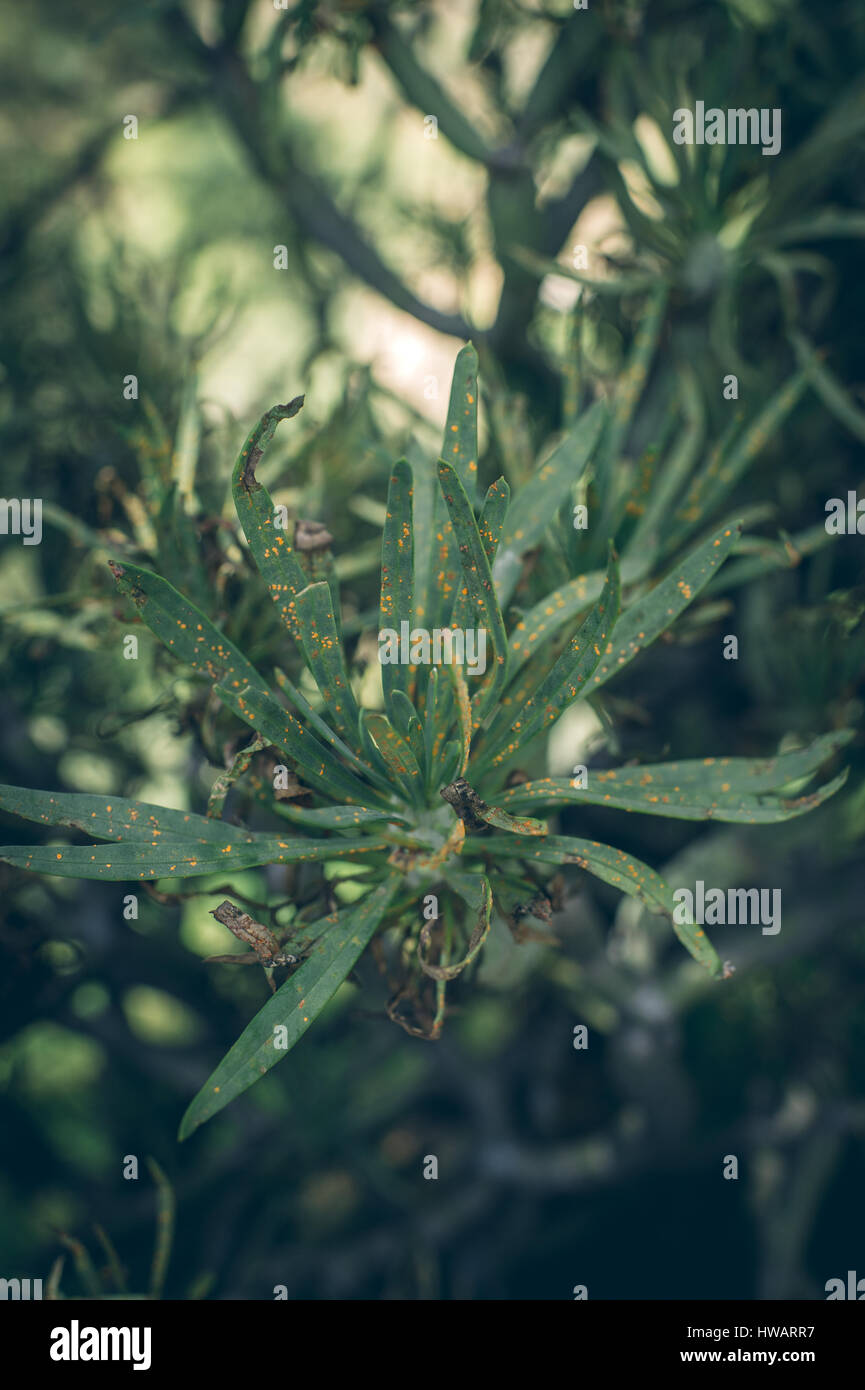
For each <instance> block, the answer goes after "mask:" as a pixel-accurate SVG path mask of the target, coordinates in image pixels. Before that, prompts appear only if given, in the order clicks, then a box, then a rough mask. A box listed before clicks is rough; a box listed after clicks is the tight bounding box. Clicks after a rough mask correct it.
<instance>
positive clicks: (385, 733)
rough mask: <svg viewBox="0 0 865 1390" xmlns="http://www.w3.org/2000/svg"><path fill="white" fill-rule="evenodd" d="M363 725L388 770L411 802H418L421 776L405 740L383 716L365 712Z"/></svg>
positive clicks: (420, 793)
mask: <svg viewBox="0 0 865 1390" xmlns="http://www.w3.org/2000/svg"><path fill="white" fill-rule="evenodd" d="M364 724H365V726H366V729H367V731H368V733H369V735H370V737H371V738H372V740H373V743H374V744H375V746H376V748H377V749H378V751H379V752H380V754H381V756H382V758H383V759H384V761H385V763H386V765H387V767H388V770H389V771H390V772H391V774H392V775H393V777H395V778H396V780H397V782H398V783H399V785H400V786H401V787H403V788H404V789H405V791H406V793H407V795H408V796H409V797H410V798H411V800H412V801H418V800H419V799H420V798H421V796H422V791H423V775H422V773H421V767H420V765H419V764H418V762H417V759H416V758H415V755H414V753H413V752H412V750H411V748H410V747H409V745H408V743H407V742H406V740H405V739H403V738H400V736H399V734H398V733H397V731H396V729H395V728H394V727H393V725H392V724H391V722H390V720H389V719H388V718H387V716H386V715H384V714H378V713H375V712H370V711H365V712H364Z"/></svg>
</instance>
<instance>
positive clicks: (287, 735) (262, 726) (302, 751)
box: [214, 685, 384, 806]
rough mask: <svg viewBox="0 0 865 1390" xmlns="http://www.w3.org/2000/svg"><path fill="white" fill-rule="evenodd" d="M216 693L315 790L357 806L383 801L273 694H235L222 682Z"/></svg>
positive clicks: (245, 691)
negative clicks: (291, 762) (283, 756)
mask: <svg viewBox="0 0 865 1390" xmlns="http://www.w3.org/2000/svg"><path fill="white" fill-rule="evenodd" d="M214 694H215V695H217V696H218V697H219V699H220V700H222V702H223V704H225V705H227V706H228V708H229V709H231V710H233V711H234V713H235V714H237V715H238V717H239V718H240V719H242V720H244V722H245V723H247V724H248V725H249V727H250V728H251V729H254V730H255V732H256V733H258V734H261V736H262V738H266V739H267V741H268V743H272V744H273V745H274V747H275V748H279V749H280V750H281V751H282V752H283V753H285V754H286V755H287V756H288V757H289V758H291V760H292V761H293V762H294V763H295V765H296V767H297V769H298V771H299V772H300V773H301V775H302V776H303V777H305V778H306V780H307V782H309V784H310V786H311V787H313V788H314V789H315V790H316V791H319V790H321V791H323V792H326V793H327V794H328V795H330V796H332V797H333V798H334V800H336V801H349V802H352V803H356V804H357V805H358V806H366V805H368V804H369V802H370V800H374V801H377V802H379V803H381V802H382V801H383V800H384V794H383V793H382V792H378V791H376V790H375V788H373V787H371V786H367V785H365V784H364V783H363V782H362V781H361V780H360V778H359V777H356V776H355V774H354V773H353V772H350V771H349V770H348V769H347V768H345V767H343V766H342V764H341V763H340V761H339V759H338V758H337V757H336V756H335V754H334V753H333V752H332V751H331V749H330V748H329V747H328V746H327V744H325V743H321V742H320V741H319V739H317V738H316V737H315V735H314V734H311V733H310V731H309V729H307V728H306V727H305V725H303V724H301V722H300V720H299V719H296V718H295V716H294V715H293V714H292V713H291V711H290V710H287V709H283V707H282V705H281V704H279V702H278V701H277V700H276V699H275V698H274V697H273V695H271V694H269V693H266V692H262V691H260V690H252V689H249V688H247V689H246V690H242V691H240V692H239V693H238V694H235V693H234V692H232V691H228V690H225V689H223V687H222V686H219V685H217V686H215V687H214Z"/></svg>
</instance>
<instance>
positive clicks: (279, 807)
mask: <svg viewBox="0 0 865 1390" xmlns="http://www.w3.org/2000/svg"><path fill="white" fill-rule="evenodd" d="M274 810H275V811H277V812H278V813H279V815H280V816H282V817H283V818H284V819H285V820H290V821H293V822H294V824H295V825H306V826H310V827H311V828H313V829H321V830H351V829H353V828H354V827H355V826H358V825H371V824H373V823H374V822H375V821H398V822H401V823H402V824H405V825H408V824H409V823H410V822H409V821H408V819H407V817H406V816H403V815H401V814H400V812H399V811H385V810H381V811H380V810H378V809H372V808H370V807H368V806H324V807H321V808H320V809H318V810H309V809H307V808H306V807H303V806H294V805H293V804H292V803H291V802H290V801H282V802H277V804H276V805H275V807H274ZM341 843H342V842H341V841H339V842H337V841H334V858H338V857H339V855H338V854H337V853H336V850H337V849H338V848H339V847H340V846H341Z"/></svg>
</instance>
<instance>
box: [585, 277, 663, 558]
mask: <svg viewBox="0 0 865 1390" xmlns="http://www.w3.org/2000/svg"><path fill="white" fill-rule="evenodd" d="M668 294H669V287H668V286H667V285H666V283H664V282H663V281H662V282H660V283H659V284H657V285H656V286H655V288H654V289H653V290H652V292H651V293H650V295H649V298H648V303H647V306H646V310H645V313H644V314H643V317H642V319H641V322H640V326H639V328H638V330H637V333H636V336H635V338H634V343H633V347H632V349H631V352H630V355H629V358H628V364H627V366H626V368H625V370H624V372H623V373H622V374H621V376H620V377H619V381H618V385H617V389H616V398H615V401H614V403H613V412H612V417H611V419H610V422H609V425H608V427H607V429H606V431H605V432H604V438H603V439H602V441H601V445H600V448H599V449H598V452H597V461H596V465H595V486H596V488H597V491H598V493H599V495H600V499H601V514H600V517H599V518H598V519H597V522H596V524H595V530H596V534H597V535H598V536H600V537H601V539H602V540H605V539H606V538H607V537H608V536H614V535H615V534H616V531H617V530H618V526H619V523H620V521H621V518H622V514H623V513H624V509H625V505H626V502H627V497H626V495H625V492H624V489H621V488H616V487H614V486H613V480H614V468H615V465H616V463H617V462H618V460H619V456H620V454H621V453H622V450H623V449H624V447H625V444H626V443H627V438H628V431H629V430H630V427H631V421H632V420H633V417H634V411H635V410H636V407H637V402H638V401H639V400H640V398H641V396H642V395H643V392H644V389H645V385H646V379H647V377H648V374H649V368H650V367H651V364H652V359H653V357H654V355H655V350H656V348H657V346H658V340H659V338H660V335H661V329H662V327H663V323H664V315H665V313H666V307H667V297H668Z"/></svg>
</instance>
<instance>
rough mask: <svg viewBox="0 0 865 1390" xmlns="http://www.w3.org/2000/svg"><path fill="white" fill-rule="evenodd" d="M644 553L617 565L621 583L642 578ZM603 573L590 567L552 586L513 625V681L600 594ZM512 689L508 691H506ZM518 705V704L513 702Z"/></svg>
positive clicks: (510, 652)
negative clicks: (553, 587)
mask: <svg viewBox="0 0 865 1390" xmlns="http://www.w3.org/2000/svg"><path fill="white" fill-rule="evenodd" d="M646 560H647V557H646V555H645V554H644V555H641V556H636V555H635V556H632V558H631V559H629V560H623V561H622V563H621V566H620V569H621V576H622V585H623V587H624V586H625V585H628V584H636V583H637V582H638V580H640V579H642V578H644V576H645V574H646V570H647V563H646ZM605 579H606V574H605V571H604V570H591V571H590V572H589V573H588V574H578V575H577V576H576V578H575V579H569V580H568V582H567V583H566V584H562V585H561V587H560V588H558V589H553V590H552V592H551V593H549V594H547V596H546V598H542V599H540V600H539V602H538V603H536V604H535V605H534V607H533V608H530V609H529V611H528V612H527V613H525V614H523V616H522V617H521V618H520V620H519V622H518V623H517V624H516V625H515V627H514V629H513V631H512V633H511V637H510V643H509V646H508V677H509V679H510V680H512V681H513V679H514V677H515V676H516V675H517V672H518V671H519V670H520V668H521V667H522V666H523V665H524V663H525V662H526V661H528V659H529V657H531V658H532V666H533V668H534V666H535V663H536V662H537V661H538V652H539V651H540V649H541V647H542V646H543V644H544V643H545V642H549V640H550V638H551V637H554V636H555V635H556V633H557V632H558V631H559V629H560V628H562V627H564V626H565V624H566V623H569V622H570V621H571V619H572V618H574V617H577V616H578V615H579V614H580V613H585V612H586V610H587V609H588V608H589V607H591V605H592V604H593V603H595V602H596V600H597V599H598V598H599V597H600V594H601V592H602V590H603V587H604V581H605ZM510 693H511V692H510V691H509V692H508V694H510ZM516 707H517V708H519V706H516Z"/></svg>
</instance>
